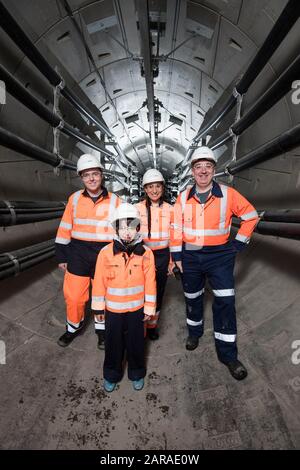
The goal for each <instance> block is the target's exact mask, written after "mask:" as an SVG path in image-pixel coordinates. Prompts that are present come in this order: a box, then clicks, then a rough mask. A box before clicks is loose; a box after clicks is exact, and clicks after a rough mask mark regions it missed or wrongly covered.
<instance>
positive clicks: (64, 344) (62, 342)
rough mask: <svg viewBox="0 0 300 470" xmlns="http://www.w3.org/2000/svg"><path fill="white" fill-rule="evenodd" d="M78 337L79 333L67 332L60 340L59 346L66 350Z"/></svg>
mask: <svg viewBox="0 0 300 470" xmlns="http://www.w3.org/2000/svg"><path fill="white" fill-rule="evenodd" d="M77 335H78V332H76V333H70V332H69V331H66V332H65V333H64V334H63V335H62V336H61V337H60V338H58V340H57V344H58V345H59V346H61V347H62V348H65V347H67V346H69V344H70V343H72V341H73V339H75V338H76V336H77Z"/></svg>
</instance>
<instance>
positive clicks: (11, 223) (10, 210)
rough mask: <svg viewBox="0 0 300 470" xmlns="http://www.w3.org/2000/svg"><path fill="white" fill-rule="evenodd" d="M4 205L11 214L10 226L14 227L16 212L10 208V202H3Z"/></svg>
mask: <svg viewBox="0 0 300 470" xmlns="http://www.w3.org/2000/svg"><path fill="white" fill-rule="evenodd" d="M3 202H4V204H6V205H7V207H8V209H9V212H10V214H11V222H10V225H16V222H17V214H16V211H15V208H14V206H12V204H11V202H10V201H3Z"/></svg>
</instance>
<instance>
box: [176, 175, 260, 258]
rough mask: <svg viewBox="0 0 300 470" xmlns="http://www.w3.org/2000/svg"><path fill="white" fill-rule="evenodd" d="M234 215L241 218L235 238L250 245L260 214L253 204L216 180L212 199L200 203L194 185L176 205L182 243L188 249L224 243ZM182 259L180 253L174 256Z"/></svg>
mask: <svg viewBox="0 0 300 470" xmlns="http://www.w3.org/2000/svg"><path fill="white" fill-rule="evenodd" d="M233 216H236V217H239V218H240V219H241V226H240V229H239V231H238V233H237V235H236V237H235V239H236V240H238V241H239V242H242V243H245V244H247V243H249V241H250V237H251V235H252V232H253V230H254V228H255V226H256V224H257V222H258V220H259V218H258V214H257V212H256V210H255V209H254V207H253V206H252V204H250V202H249V201H247V199H246V198H245V197H244V196H242V195H241V194H240V193H239V192H238V191H236V190H235V189H234V188H231V187H229V186H226V185H224V184H218V183H216V182H215V181H213V187H212V191H211V196H210V197H209V198H208V200H207V201H206V203H205V204H201V203H200V201H199V200H198V198H197V196H196V186H195V185H194V186H193V187H192V188H191V187H189V188H187V189H186V190H185V191H183V192H182V193H181V194H179V196H178V198H177V200H176V203H175V222H176V223H177V224H178V225H179V226H180V225H181V227H182V230H181V233H182V241H183V242H184V243H185V247H186V249H187V250H189V249H191V250H192V249H197V248H199V249H200V248H202V247H204V246H214V245H223V244H225V243H226V242H227V241H228V238H229V235H230V229H231V221H232V217H233ZM180 258H181V254H180V253H179V252H178V253H174V254H173V259H174V261H179V260H180Z"/></svg>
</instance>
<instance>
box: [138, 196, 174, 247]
mask: <svg viewBox="0 0 300 470" xmlns="http://www.w3.org/2000/svg"><path fill="white" fill-rule="evenodd" d="M136 207H137V209H138V210H139V213H140V216H141V231H140V233H141V235H142V238H143V241H144V243H145V245H147V246H148V247H149V248H151V250H153V251H155V250H162V249H163V248H168V247H170V252H173V251H176V249H177V246H178V247H179V248H180V246H181V237H180V234H179V235H178V234H177V231H178V227H176V225H175V224H174V209H173V207H172V206H171V205H170V204H168V203H167V202H163V203H162V204H161V206H159V207H157V206H151V207H150V210H151V237H150V238H149V234H148V212H147V207H146V201H141V202H139V203H138V204H136Z"/></svg>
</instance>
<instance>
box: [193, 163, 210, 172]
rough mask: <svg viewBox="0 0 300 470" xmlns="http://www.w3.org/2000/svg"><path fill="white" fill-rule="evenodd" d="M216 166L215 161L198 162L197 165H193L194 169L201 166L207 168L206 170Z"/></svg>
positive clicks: (198, 168)
mask: <svg viewBox="0 0 300 470" xmlns="http://www.w3.org/2000/svg"><path fill="white" fill-rule="evenodd" d="M214 167H215V165H214V164H213V163H210V162H202V163H196V165H195V166H194V167H193V168H194V170H200V168H206V170H212V169H213V168H214Z"/></svg>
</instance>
